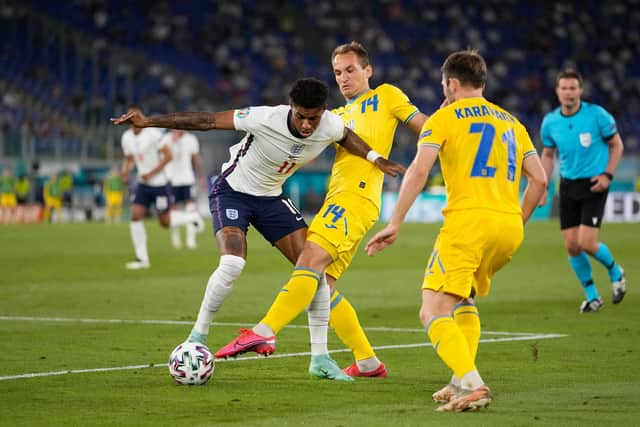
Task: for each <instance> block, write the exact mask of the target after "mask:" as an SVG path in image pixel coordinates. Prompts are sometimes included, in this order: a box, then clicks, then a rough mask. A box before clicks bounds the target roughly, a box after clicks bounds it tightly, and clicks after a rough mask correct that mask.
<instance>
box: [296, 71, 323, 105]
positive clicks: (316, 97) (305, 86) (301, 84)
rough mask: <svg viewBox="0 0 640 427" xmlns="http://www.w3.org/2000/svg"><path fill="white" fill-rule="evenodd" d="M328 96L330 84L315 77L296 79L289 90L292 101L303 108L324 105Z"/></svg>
mask: <svg viewBox="0 0 640 427" xmlns="http://www.w3.org/2000/svg"><path fill="white" fill-rule="evenodd" d="M328 97H329V86H327V84H326V83H325V82H323V81H322V80H318V79H316V78H315V77H309V78H304V79H298V80H296V81H295V82H294V83H293V86H292V87H291V90H290V91H289V98H290V99H291V102H293V103H294V104H295V105H297V106H299V107H303V108H318V107H324V106H326V105H327V98H328Z"/></svg>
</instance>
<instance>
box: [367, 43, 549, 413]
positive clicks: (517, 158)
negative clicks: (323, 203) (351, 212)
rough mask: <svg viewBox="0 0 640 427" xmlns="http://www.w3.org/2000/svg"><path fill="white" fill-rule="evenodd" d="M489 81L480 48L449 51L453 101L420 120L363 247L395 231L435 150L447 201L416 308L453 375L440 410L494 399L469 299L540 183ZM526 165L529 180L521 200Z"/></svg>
mask: <svg viewBox="0 0 640 427" xmlns="http://www.w3.org/2000/svg"><path fill="white" fill-rule="evenodd" d="M486 79H487V67H486V64H485V62H484V59H483V58H482V57H481V56H480V55H479V54H478V53H477V52H475V51H471V50H467V51H460V52H455V53H452V54H451V55H449V57H448V58H447V59H446V61H445V62H444V65H443V66H442V87H443V91H444V94H445V96H446V98H447V100H448V101H449V105H448V106H446V107H444V108H442V109H440V110H439V111H438V112H436V113H435V114H434V115H433V116H431V117H430V118H429V120H428V121H427V123H425V125H424V127H423V128H422V131H421V133H420V137H419V138H418V151H417V153H416V156H415V159H414V160H413V162H412V164H411V166H410V167H409V169H408V170H407V173H406V175H405V177H404V179H403V181H402V186H401V188H400V194H399V196H398V201H397V205H396V206H395V208H394V210H393V214H392V216H391V220H390V221H389V224H388V225H387V227H386V228H385V229H384V230H382V231H380V232H379V233H377V234H376V235H375V236H373V238H372V239H371V240H370V241H369V242H368V243H367V246H366V249H367V252H368V254H369V255H373V254H375V253H376V252H378V251H380V250H382V249H384V248H385V247H387V246H388V245H390V244H392V243H393V242H394V241H395V240H396V239H397V237H398V233H399V231H400V226H401V224H402V222H403V220H404V218H405V215H406V214H407V211H408V210H409V208H410V207H411V205H412V204H413V202H414V200H415V199H416V197H417V196H418V194H419V193H420V192H421V191H422V189H423V188H424V184H425V182H426V180H427V177H428V175H429V171H430V170H431V168H432V166H433V164H434V162H435V160H436V157H438V155H439V157H440V165H441V168H442V175H443V177H444V180H445V187H446V193H447V207H446V208H445V209H444V210H443V215H444V224H443V226H442V228H441V229H440V234H439V235H438V238H437V240H436V242H435V245H434V248H433V252H432V254H431V257H430V258H429V260H428V262H427V267H426V270H425V275H424V281H423V284H422V307H421V308H420V320H421V322H422V324H423V326H424V327H425V329H426V330H427V333H428V335H429V339H430V340H431V343H432V345H433V347H434V349H435V350H436V352H437V354H438V356H439V357H440V358H441V359H442V360H443V361H444V362H445V363H446V364H447V366H449V368H450V369H451V370H452V371H453V377H452V380H451V383H450V384H448V385H447V386H445V387H444V388H443V389H442V390H440V391H438V392H436V393H434V395H433V399H434V400H435V401H437V402H442V403H445V404H444V405H442V406H440V407H439V408H438V410H439V411H464V410H468V409H479V408H482V407H486V406H487V405H489V403H490V402H491V399H492V397H491V392H490V390H489V388H488V387H487V386H486V385H485V384H484V382H483V380H482V378H481V377H480V374H479V373H478V370H477V368H476V364H475V358H476V351H477V348H478V341H479V339H480V320H479V316H478V310H477V308H476V306H475V304H474V301H473V297H474V296H475V295H480V296H486V295H487V294H488V293H489V288H490V285H491V277H492V276H493V274H494V273H495V272H497V271H498V270H500V269H501V268H502V267H503V266H504V265H505V264H506V263H507V262H509V260H510V259H511V257H512V256H513V254H514V253H515V251H516V250H517V249H518V247H519V246H520V243H521V242H522V239H523V235H524V231H523V225H524V223H526V222H527V220H528V219H529V217H530V216H531V213H532V212H533V210H534V209H535V207H536V205H537V202H538V200H540V197H541V195H542V194H543V193H544V190H545V188H546V176H545V173H544V169H543V168H542V164H541V162H540V159H539V157H538V155H537V153H536V151H535V148H534V147H533V144H532V142H531V139H530V138H529V135H528V134H527V131H526V129H525V128H524V126H523V125H522V124H521V123H520V122H519V121H518V120H517V119H516V118H515V117H513V115H511V114H510V113H508V112H507V111H505V110H504V109H502V108H501V107H499V106H497V105H495V104H492V103H491V102H489V101H487V100H486V99H485V98H483V95H482V94H483V90H484V86H485V83H486ZM523 173H524V174H525V175H526V177H527V179H528V186H527V189H526V190H525V192H524V196H523V199H522V205H521V204H520V199H519V196H520V194H519V188H520V179H521V175H522V174H523Z"/></svg>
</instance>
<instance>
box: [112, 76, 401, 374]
mask: <svg viewBox="0 0 640 427" xmlns="http://www.w3.org/2000/svg"><path fill="white" fill-rule="evenodd" d="M327 97H328V87H327V85H326V84H325V83H324V82H322V81H320V80H317V79H314V78H307V79H299V80H297V81H296V82H295V83H294V84H293V86H292V88H291V90H290V92H289V98H290V104H289V105H279V106H274V107H264V106H262V107H249V108H244V109H239V110H230V111H224V112H219V113H209V112H200V113H174V114H168V115H162V116H153V117H146V116H144V115H143V114H142V112H141V111H140V110H139V109H130V110H129V111H128V112H127V113H125V114H123V115H122V116H121V117H119V118H117V119H112V121H113V122H114V123H115V124H127V123H129V124H134V125H135V126H140V127H151V126H155V127H166V128H171V129H186V130H211V129H230V130H233V129H235V130H242V131H245V132H246V135H245V137H244V138H243V139H242V140H241V141H240V142H239V143H237V144H235V145H234V146H232V147H231V149H230V153H231V157H230V159H229V161H228V162H226V163H225V164H223V165H222V171H221V174H220V176H219V177H218V179H217V180H216V181H215V182H214V184H213V186H212V189H211V192H210V194H209V207H210V210H211V217H212V222H213V227H214V231H215V236H216V240H217V243H218V248H219V250H220V255H221V256H220V263H219V265H218V267H217V268H216V269H215V271H214V272H213V274H211V276H210V278H209V281H208V283H207V289H206V291H205V295H204V299H203V301H202V305H201V307H200V312H199V314H198V318H197V320H196V323H195V325H194V327H193V329H192V331H191V334H190V336H189V341H197V342H201V343H204V342H205V341H206V339H207V336H208V333H209V326H210V324H211V321H212V320H213V316H214V315H215V313H216V312H217V311H218V310H219V309H220V307H221V305H222V303H223V302H224V300H225V298H226V297H227V296H228V295H229V294H230V292H231V290H232V286H233V283H234V281H235V280H236V279H237V278H238V276H239V275H240V273H241V272H242V269H243V268H244V265H245V260H246V258H247V240H246V233H247V231H248V228H249V225H250V224H251V225H253V226H254V227H255V228H256V229H257V230H258V231H259V232H260V233H261V234H262V235H263V236H264V237H265V239H267V240H268V241H269V242H270V243H271V244H272V245H274V246H275V247H276V248H278V250H280V252H282V254H283V255H284V256H285V257H286V258H287V259H288V260H289V261H290V262H291V263H292V264H294V265H295V263H296V260H297V258H298V255H299V254H300V252H301V251H302V247H303V245H304V241H305V238H306V231H307V225H306V223H305V221H304V219H303V218H302V215H301V214H300V212H299V211H298V209H297V208H296V207H295V205H294V204H293V203H292V202H291V200H289V199H288V198H287V197H286V196H284V195H283V194H282V185H283V183H284V182H285V181H286V179H287V178H288V177H289V176H291V175H292V174H293V173H294V172H295V171H296V170H298V169H299V168H300V167H302V166H303V165H305V164H306V163H308V162H310V161H311V160H313V159H314V158H316V157H317V156H318V155H319V154H320V153H321V152H322V151H323V150H324V149H325V148H326V147H327V146H329V145H330V144H332V143H337V144H340V145H342V146H343V147H344V148H346V149H347V150H348V151H350V152H351V153H353V154H355V155H357V156H360V157H362V158H368V159H371V161H372V162H373V163H375V165H376V166H377V167H378V168H380V169H381V170H382V171H384V172H385V173H388V174H390V175H392V176H396V174H397V173H398V172H404V167H403V166H402V165H399V164H397V163H395V162H392V161H389V160H387V159H384V158H382V157H380V155H379V154H378V153H375V152H374V151H373V150H371V147H369V145H368V144H367V143H366V142H364V141H363V140H362V139H360V137H358V136H357V135H356V134H355V133H354V132H353V131H351V130H350V129H348V128H346V127H345V126H344V123H343V121H342V119H341V118H340V117H339V116H337V115H336V114H334V113H332V112H330V111H327V110H326V103H327ZM331 361H332V360H331ZM332 362H333V361H332ZM326 369H327V372H328V375H327V378H335V377H336V376H340V375H343V376H344V374H343V373H342V370H341V369H340V367H339V366H338V365H337V364H336V363H335V362H333V363H331V364H330V365H328V366H327V367H326Z"/></svg>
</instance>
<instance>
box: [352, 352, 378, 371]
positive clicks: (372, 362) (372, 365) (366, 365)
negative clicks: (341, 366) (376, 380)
mask: <svg viewBox="0 0 640 427" xmlns="http://www.w3.org/2000/svg"><path fill="white" fill-rule="evenodd" d="M380 363H382V362H380V359H378V358H377V357H376V356H373V357H369V358H367V359H362V360H356V365H358V369H359V370H360V372H371V371H375V370H376V369H378V367H379V366H380Z"/></svg>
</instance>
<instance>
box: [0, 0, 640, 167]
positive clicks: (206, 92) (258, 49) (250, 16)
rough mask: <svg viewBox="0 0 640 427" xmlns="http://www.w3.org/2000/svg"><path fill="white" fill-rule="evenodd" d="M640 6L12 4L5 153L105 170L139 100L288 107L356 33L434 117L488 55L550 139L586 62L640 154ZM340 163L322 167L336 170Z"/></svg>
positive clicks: (503, 92) (308, 1) (4, 59)
mask: <svg viewBox="0 0 640 427" xmlns="http://www.w3.org/2000/svg"><path fill="white" fill-rule="evenodd" d="M639 5H640V1H638V0H626V1H612V2H607V3H606V4H603V3H602V2H599V1H595V0H586V1H559V2H554V3H552V4H548V3H544V2H542V3H540V2H518V1H516V0H506V1H505V0H487V1H482V2H480V1H475V0H474V1H467V2H450V1H447V0H430V1H427V0H380V1H373V2H368V4H367V7H366V8H363V7H361V6H360V5H359V4H358V3H355V2H343V1H339V0H313V1H312V0H303V1H294V0H272V1H258V0H239V1H236V2H217V1H213V0H210V1H187V2H171V1H167V0H162V1H153V2H152V1H148V0H146V1H139V2H127V1H123V0H113V1H105V0H72V1H67V2H50V1H45V0H23V1H15V0H8V1H5V2H3V5H2V7H0V36H1V37H2V38H3V49H2V51H1V53H0V55H1V56H0V58H1V60H0V91H1V92H2V99H1V102H0V155H2V157H3V158H8V159H13V160H14V161H20V160H21V161H23V162H27V164H29V163H31V162H32V161H33V160H36V159H39V160H47V159H62V158H65V159H77V160H79V161H80V162H81V163H82V164H86V163H92V164H105V165H106V164H109V163H112V162H113V161H114V160H117V159H118V158H119V156H120V155H121V154H120V149H119V135H120V133H121V132H122V129H117V128H115V129H114V127H113V126H109V122H108V120H107V119H108V117H110V116H114V115H117V114H120V113H121V112H122V111H123V110H124V109H125V108H126V107H127V106H128V105H132V104H136V105H140V106H141V107H142V108H143V109H144V110H145V111H149V112H154V111H157V112H159V111H162V112H166V111H176V110H221V109H226V108H232V107H239V106H244V105H256V104H275V103H280V102H286V88H287V86H288V84H289V83H290V82H291V81H293V80H294V79H295V78H297V77H300V76H303V75H307V76H309V75H314V76H318V77H321V78H323V79H324V80H326V81H328V82H330V83H332V79H333V75H332V71H331V68H330V67H329V63H328V62H329V61H328V59H329V55H330V53H331V50H332V49H333V47H335V46H336V45H337V44H339V43H343V42H347V41H350V40H352V39H355V40H359V41H362V42H363V43H364V44H365V45H366V46H368V47H369V49H370V51H371V59H372V63H373V65H374V78H373V81H372V83H373V84H374V85H375V84H377V83H379V82H382V81H385V82H392V83H395V84H397V85H398V86H400V87H402V88H403V89H404V90H405V91H406V92H407V94H409V96H410V97H411V98H412V99H413V100H414V101H415V102H416V103H417V104H418V106H419V107H420V108H421V109H422V110H423V111H425V112H427V113H429V112H431V111H433V110H434V109H435V108H437V106H438V105H439V104H440V100H441V88H440V70H439V65H440V63H441V61H442V59H443V57H445V56H446V55H447V53H449V52H450V51H452V50H455V49H459V48H464V47H473V48H477V49H479V50H480V51H481V53H482V54H483V55H484V56H485V58H487V61H488V64H489V66H490V67H491V69H492V70H494V72H493V73H492V74H491V75H492V77H491V80H490V81H489V82H488V87H487V91H486V95H487V97H488V98H489V99H494V100H496V101H497V102H498V103H500V104H501V105H504V106H505V107H506V108H507V109H509V110H510V111H513V112H515V113H516V115H517V116H518V117H519V118H520V119H521V120H522V121H523V122H524V123H525V125H526V126H527V128H528V129H529V130H530V133H531V134H532V137H533V139H534V140H535V141H536V143H537V144H539V135H538V131H539V125H540V122H541V120H542V117H543V115H544V113H545V112H547V111H549V110H550V109H551V108H553V107H554V106H555V105H556V100H555V95H554V92H553V86H554V77H555V75H556V73H557V71H559V70H560V69H561V68H563V67H567V66H574V67H577V68H578V69H579V70H580V71H581V72H582V73H583V74H584V75H585V77H586V80H587V85H586V87H585V92H586V96H585V99H587V100H591V101H593V102H597V103H600V104H602V105H604V106H606V107H607V109H608V110H609V111H610V112H611V113H612V114H613V115H614V116H615V117H616V118H617V120H618V125H619V129H620V132H621V135H622V137H623V140H624V142H625V146H626V149H627V153H633V152H635V153H638V151H640V143H639V142H640V141H639V139H638V138H639V135H640V122H638V120H636V118H637V117H638V116H639V115H640V73H638V72H637V70H639V69H640V43H639V41H640V7H638V6H639ZM331 86H332V96H331V102H332V104H333V105H339V104H340V103H341V102H342V99H341V97H340V94H339V92H338V91H337V89H336V88H335V87H334V86H335V85H333V84H331ZM414 144H415V141H414V138H413V136H412V135H410V134H408V133H407V132H400V133H399V137H398V142H397V144H396V147H395V148H394V151H393V152H392V157H393V158H394V159H396V160H398V161H402V162H405V163H406V162H407V161H409V160H410V159H411V158H412V157H413V153H414V150H415V148H414V147H415V145H414ZM222 160H223V159H216V160H215V161H214V163H213V164H209V165H207V166H208V170H214V169H217V167H218V166H219V164H220V162H221V161H222ZM330 160H331V154H328V155H325V156H324V157H322V158H321V159H320V160H319V161H318V162H317V163H316V164H315V166H316V168H317V169H323V168H325V169H326V168H328V166H329V164H330Z"/></svg>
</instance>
